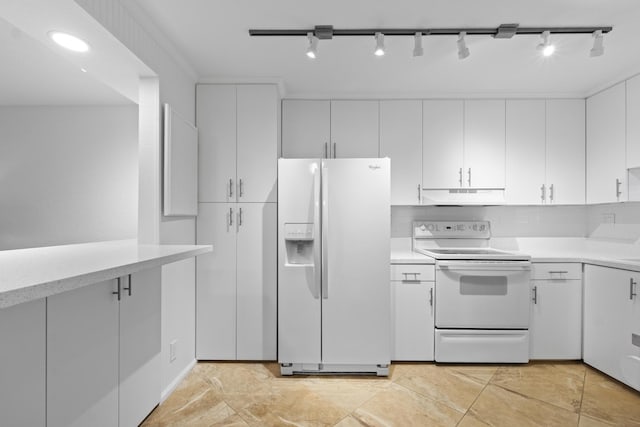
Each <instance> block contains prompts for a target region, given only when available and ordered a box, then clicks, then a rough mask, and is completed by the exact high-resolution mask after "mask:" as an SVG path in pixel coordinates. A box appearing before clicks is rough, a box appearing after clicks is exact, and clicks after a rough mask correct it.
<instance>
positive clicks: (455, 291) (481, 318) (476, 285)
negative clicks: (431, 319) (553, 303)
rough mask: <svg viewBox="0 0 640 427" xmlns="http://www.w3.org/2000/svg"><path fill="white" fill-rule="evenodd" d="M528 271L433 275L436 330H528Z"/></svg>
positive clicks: (450, 271)
mask: <svg viewBox="0 0 640 427" xmlns="http://www.w3.org/2000/svg"><path fill="white" fill-rule="evenodd" d="M530 273H531V272H530V270H528V269H527V268H526V267H523V268H520V269H518V268H513V269H511V270H507V269H502V270H491V269H476V270H474V269H452V268H441V267H439V268H438V270H437V271H436V301H437V303H436V305H435V309H436V310H435V323H436V327H437V328H461V329H466V328H469V329H527V328H528V327H529V296H530V290H529V281H530V277H531V274H530Z"/></svg>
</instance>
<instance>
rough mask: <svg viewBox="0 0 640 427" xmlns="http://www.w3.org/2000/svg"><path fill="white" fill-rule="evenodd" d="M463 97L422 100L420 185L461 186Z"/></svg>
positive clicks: (427, 186) (436, 186)
mask: <svg viewBox="0 0 640 427" xmlns="http://www.w3.org/2000/svg"><path fill="white" fill-rule="evenodd" d="M463 126H464V101H457V100H453V101H452V100H442V101H441V100H428V101H423V102H422V144H423V145H422V185H423V187H424V188H457V187H461V186H462V168H463V164H462V153H463V142H464V139H463V138H464V131H463Z"/></svg>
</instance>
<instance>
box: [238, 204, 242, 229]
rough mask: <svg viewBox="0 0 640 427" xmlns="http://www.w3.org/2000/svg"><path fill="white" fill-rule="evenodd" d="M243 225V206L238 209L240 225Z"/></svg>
mask: <svg viewBox="0 0 640 427" xmlns="http://www.w3.org/2000/svg"><path fill="white" fill-rule="evenodd" d="M241 225H242V208H240V210H239V211H238V227H240V226H241Z"/></svg>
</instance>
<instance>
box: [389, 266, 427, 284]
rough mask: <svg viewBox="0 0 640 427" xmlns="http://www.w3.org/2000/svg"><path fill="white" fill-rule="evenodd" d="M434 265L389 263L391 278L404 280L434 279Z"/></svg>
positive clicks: (422, 280)
mask: <svg viewBox="0 0 640 427" xmlns="http://www.w3.org/2000/svg"><path fill="white" fill-rule="evenodd" d="M435 276H436V271H435V266H434V265H427V264H391V280H393V281H405V282H424V281H433V280H435Z"/></svg>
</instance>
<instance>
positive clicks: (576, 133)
mask: <svg viewBox="0 0 640 427" xmlns="http://www.w3.org/2000/svg"><path fill="white" fill-rule="evenodd" d="M546 116H547V125H546V126H547V156H546V164H547V174H546V175H547V176H546V182H547V188H548V196H549V202H550V203H553V204H564V205H567V204H584V201H585V169H584V168H585V166H584V165H585V150H586V145H585V144H586V142H585V101H584V100H583V99H550V100H548V101H547V114H546ZM552 185H553V188H551V186H552Z"/></svg>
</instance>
